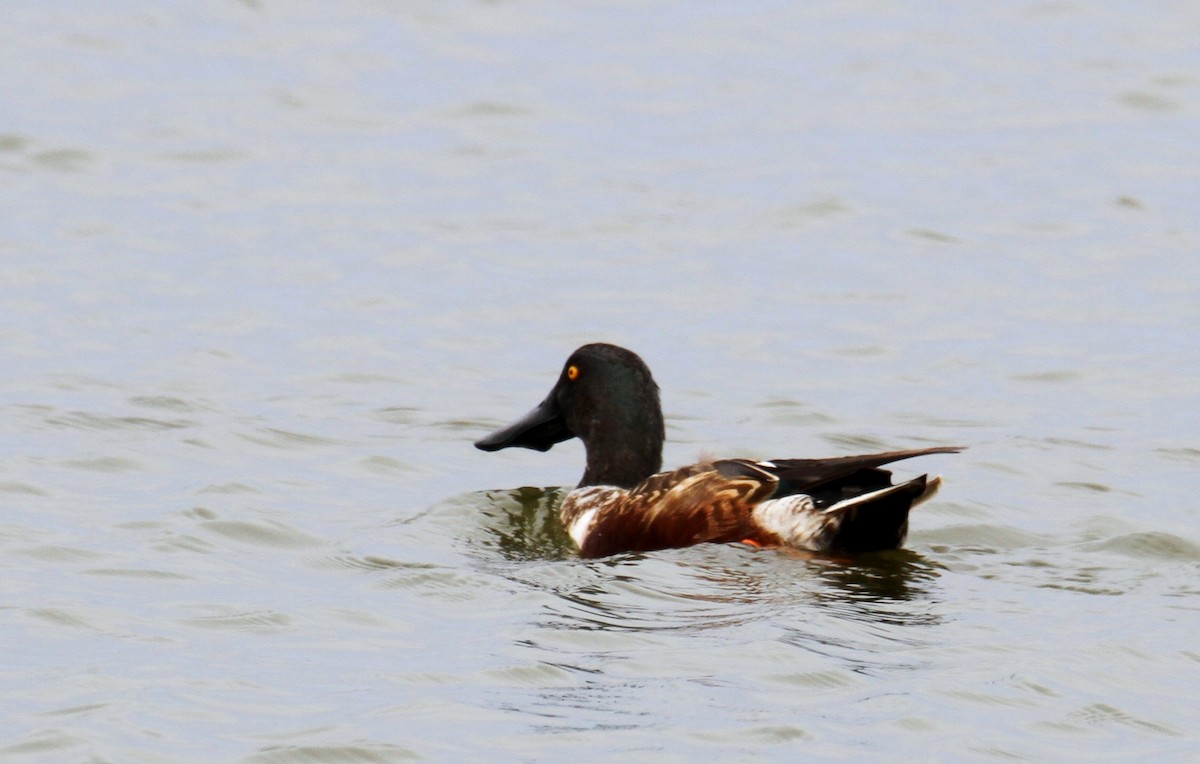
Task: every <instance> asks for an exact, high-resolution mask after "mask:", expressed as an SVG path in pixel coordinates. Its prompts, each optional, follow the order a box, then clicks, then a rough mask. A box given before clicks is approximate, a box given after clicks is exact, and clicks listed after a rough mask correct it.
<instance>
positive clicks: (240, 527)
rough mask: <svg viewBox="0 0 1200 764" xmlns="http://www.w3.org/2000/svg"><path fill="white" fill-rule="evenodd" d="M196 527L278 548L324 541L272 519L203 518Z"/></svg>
mask: <svg viewBox="0 0 1200 764" xmlns="http://www.w3.org/2000/svg"><path fill="white" fill-rule="evenodd" d="M196 527H197V528H198V529H199V530H201V531H204V532H206V533H211V534H213V535H216V536H221V537H222V538H227V539H232V540H234V541H239V542H241V543H244V544H254V545H256V546H269V547H276V548H280V549H296V548H302V547H313V546H320V545H323V544H324V543H325V542H324V541H322V540H321V539H319V538H316V537H314V536H309V535H308V534H306V533H301V532H300V531H298V530H296V529H295V528H292V527H291V526H288V525H284V524H283V523H280V522H277V521H273V520H259V521H256V522H251V521H249V520H204V521H202V522H200V523H197V525H196Z"/></svg>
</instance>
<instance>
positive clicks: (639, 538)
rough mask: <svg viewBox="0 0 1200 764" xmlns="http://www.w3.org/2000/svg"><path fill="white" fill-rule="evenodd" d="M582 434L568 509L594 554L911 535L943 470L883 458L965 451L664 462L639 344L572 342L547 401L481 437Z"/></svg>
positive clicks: (658, 411)
mask: <svg viewBox="0 0 1200 764" xmlns="http://www.w3.org/2000/svg"><path fill="white" fill-rule="evenodd" d="M576 437H577V438H579V439H580V440H582V441H583V445H584V447H585V448H586V450H587V468H586V469H585V470H584V472H583V479H582V480H580V481H579V486H578V487H577V488H575V489H574V490H572V491H571V492H570V493H568V494H567V496H566V498H565V499H564V500H563V503H562V507H561V509H560V510H559V514H560V516H561V518H562V522H563V524H564V525H565V526H566V528H567V531H568V532H569V533H570V535H571V538H572V539H574V540H575V543H576V544H578V545H579V551H580V554H581V555H582V556H584V557H605V556H607V555H611V554H616V553H618V552H645V551H651V550H655V549H668V548H672V547H684V546H690V545H692V544H700V543H704V542H717V543H724V542H739V541H740V542H745V543H749V544H753V545H756V546H790V547H798V548H801V549H806V550H810V551H815V552H835V553H840V552H848V553H854V552H867V551H874V550H880V549H894V548H896V547H898V546H900V545H901V544H902V543H904V538H905V536H906V535H907V534H908V512H909V510H910V509H911V508H912V507H913V506H915V505H916V504H918V503H919V502H921V501H924V500H925V499H928V498H929V497H930V496H932V495H933V494H934V493H935V492H936V491H937V489H938V486H939V484H940V483H941V478H940V477H933V478H929V477H928V476H927V475H921V476H920V477H918V478H914V479H912V480H909V481H907V482H904V483H899V484H897V485H892V481H891V473H890V472H888V471H887V470H883V469H880V466H882V465H884V464H888V463H890V462H895V461H899V460H900V459H909V458H912V457H914V456H923V455H925V454H946V453H954V452H957V451H961V450H962V447H959V446H943V447H936V448H921V449H914V450H909V451H889V452H886V453H879V454H866V455H862V456H838V457H833V458H830V459H771V460H769V461H753V460H750V459H720V460H715V461H706V462H702V463H700V464H693V465H691V466H688V467H682V468H680V469H677V470H674V471H670V472H660V471H659V470H660V469H661V468H662V447H663V440H664V437H665V433H664V427H663V416H662V408H661V406H660V404H659V397H658V385H657V384H655V382H654V378H653V377H651V376H650V369H649V368H647V366H646V364H645V362H643V361H642V359H641V358H639V357H638V355H637V354H636V353H633V352H632V351H629V350H626V349H625V348H622V347H617V346H616V345H607V344H603V343H595V344H590V345H584V346H583V347H581V348H579V349H578V350H576V351H575V352H574V353H572V354H571V357H570V358H568V359H567V362H566V363H565V364H564V365H563V368H562V373H560V374H559V376H558V381H557V382H556V383H555V385H554V389H552V390H551V391H550V394H549V395H548V396H546V399H545V400H544V401H542V402H541V403H540V404H538V406H537V407H536V408H534V409H533V410H532V411H530V412H529V413H528V414H526V415H525V416H524V417H522V418H521V419H519V420H517V421H516V422H514V423H513V424H511V425H509V426H508V427H505V428H503V429H500V430H497V431H496V432H493V433H492V434H491V435H488V436H487V437H485V438H483V439H482V440H479V441H477V442H476V443H475V446H476V448H480V449H482V450H484V451H498V450H499V449H502V448H509V447H513V446H518V447H521V448H532V449H535V450H538V451H548V450H549V449H550V447H551V446H553V445H554V444H555V443H561V442H562V441H564V440H569V439H570V438H576Z"/></svg>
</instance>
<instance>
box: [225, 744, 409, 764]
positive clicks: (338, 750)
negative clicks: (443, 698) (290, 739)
mask: <svg viewBox="0 0 1200 764" xmlns="http://www.w3.org/2000/svg"><path fill="white" fill-rule="evenodd" d="M425 758H427V757H426V756H422V755H420V754H418V753H416V752H415V751H412V750H411V749H408V748H403V747H401V746H398V745H391V744H386V743H376V744H371V743H359V744H356V745H278V746H270V747H268V748H263V749H262V750H260V751H259V752H258V753H255V754H253V755H251V756H249V757H247V758H246V761H248V762H256V763H257V764H333V763H334V762H349V763H350V764H354V762H365V763H366V764H370V763H371V762H381V764H386V762H391V761H416V760H422V759H425Z"/></svg>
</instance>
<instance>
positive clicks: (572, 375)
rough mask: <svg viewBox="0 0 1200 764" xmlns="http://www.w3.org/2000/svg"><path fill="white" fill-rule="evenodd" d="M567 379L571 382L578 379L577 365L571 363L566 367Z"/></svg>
mask: <svg viewBox="0 0 1200 764" xmlns="http://www.w3.org/2000/svg"><path fill="white" fill-rule="evenodd" d="M567 379H569V380H571V381H572V382H574V381H575V380H577V379H579V367H578V366H575V365H571V366H568V367H567Z"/></svg>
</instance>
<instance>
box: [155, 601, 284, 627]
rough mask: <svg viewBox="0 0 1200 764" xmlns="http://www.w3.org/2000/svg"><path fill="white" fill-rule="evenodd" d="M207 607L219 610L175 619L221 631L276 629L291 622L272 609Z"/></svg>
mask: <svg viewBox="0 0 1200 764" xmlns="http://www.w3.org/2000/svg"><path fill="white" fill-rule="evenodd" d="M207 609H211V610H219V611H220V612H217V613H213V614H212V615H199V616H191V617H187V618H179V619H177V620H178V622H179V623H181V624H184V625H187V626H195V627H197V628H201V629H217V630H221V631H278V630H280V629H282V628H284V627H286V626H288V625H290V624H291V618H289V617H288V616H286V615H284V614H282V613H277V612H275V611H273V610H234V609H231V608H225V607H220V606H209V607H208V608H207Z"/></svg>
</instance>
